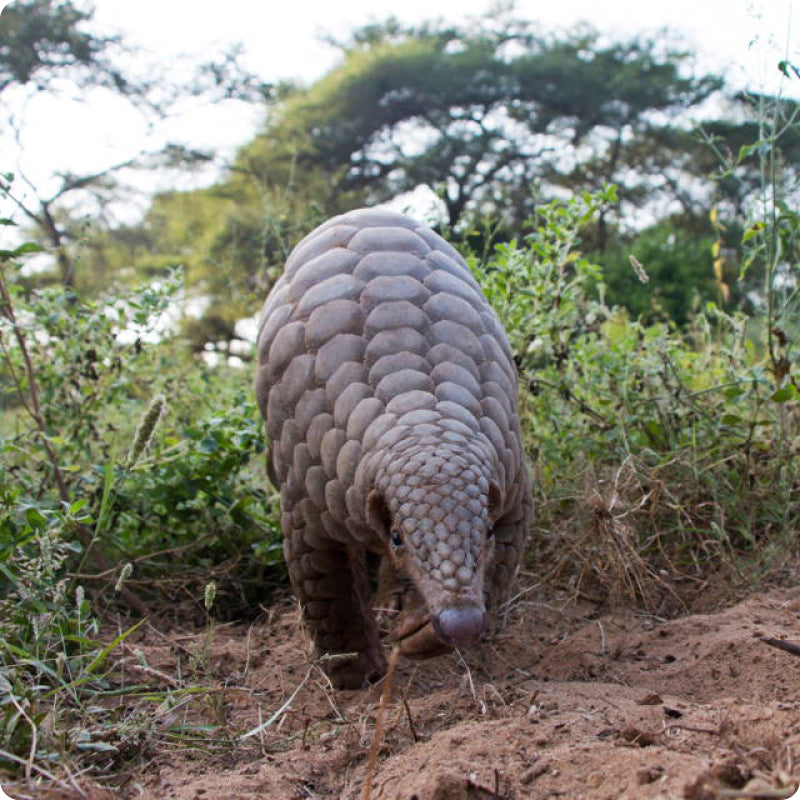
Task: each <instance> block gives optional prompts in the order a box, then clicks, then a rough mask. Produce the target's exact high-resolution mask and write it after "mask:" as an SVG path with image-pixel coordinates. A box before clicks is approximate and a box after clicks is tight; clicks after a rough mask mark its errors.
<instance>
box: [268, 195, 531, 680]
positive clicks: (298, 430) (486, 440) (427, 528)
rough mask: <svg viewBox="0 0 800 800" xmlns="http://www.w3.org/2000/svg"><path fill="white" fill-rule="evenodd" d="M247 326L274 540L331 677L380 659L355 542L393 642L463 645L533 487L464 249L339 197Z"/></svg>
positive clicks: (432, 648)
mask: <svg viewBox="0 0 800 800" xmlns="http://www.w3.org/2000/svg"><path fill="white" fill-rule="evenodd" d="M259 328H260V330H259V337H258V372H257V375H256V383H255V387H256V396H257V399H258V403H259V407H260V409H261V413H262V415H263V416H264V419H265V421H266V431H267V438H268V440H269V456H268V464H267V468H268V472H269V475H270V478H271V480H272V481H273V483H274V484H275V485H276V486H277V487H279V488H280V499H281V528H282V531H283V535H284V554H285V557H286V563H287V566H288V570H289V576H290V579H291V583H292V587H293V589H294V591H295V593H296V595H297V597H298V598H299V600H300V603H301V607H302V612H303V617H304V620H305V622H306V625H307V627H308V629H309V631H310V633H311V636H312V637H313V639H314V643H315V647H316V652H317V655H318V656H327V658H325V659H323V663H324V664H325V668H326V670H327V671H328V674H329V676H330V677H331V680H332V681H333V683H334V685H335V686H337V687H341V688H357V687H359V686H361V685H363V684H364V682H365V681H370V680H374V679H375V678H377V677H379V676H380V675H381V674H382V672H383V670H384V667H385V662H384V659H383V656H382V653H381V647H380V641H379V634H378V627H377V624H376V621H375V616H374V614H373V612H372V610H371V607H370V602H371V600H370V588H369V580H368V571H367V568H366V561H367V557H366V554H367V552H368V551H371V552H373V553H376V554H378V555H379V556H380V557H381V577H380V581H379V585H380V586H383V587H384V588H385V587H389V588H388V590H386V589H385V590H384V592H383V594H382V597H383V602H384V603H386V602H388V600H387V597H389V596H390V595H391V598H392V600H393V602H394V603H395V605H396V606H398V610H399V611H400V615H399V617H398V620H397V621H396V624H395V626H394V629H393V632H392V637H393V638H394V639H395V640H397V641H398V642H399V644H400V648H401V652H403V653H404V654H406V655H408V656H410V657H426V656H428V655H435V654H437V653H439V652H442V651H444V650H447V649H450V648H451V647H452V646H463V645H469V644H472V643H474V642H475V641H476V640H477V639H478V638H479V637H480V635H481V633H482V632H483V631H484V629H485V627H486V618H487V614H486V608H487V605H488V607H489V608H490V610H491V609H493V608H496V607H497V606H498V605H499V604H500V603H502V602H503V600H504V599H505V598H506V597H507V595H508V592H509V591H510V587H511V583H512V580H513V578H514V576H515V574H516V571H517V569H518V566H519V562H520V558H521V555H522V549H523V543H524V539H525V536H526V534H527V531H528V528H529V526H530V522H531V493H530V479H529V473H528V469H527V466H526V463H525V457H524V453H523V449H522V442H521V437H520V423H519V415H518V407H517V375H516V370H515V367H514V361H513V358H512V354H511V349H510V347H509V344H508V340H507V338H506V335H505V332H504V331H503V328H502V325H501V324H500V322H499V321H498V319H497V317H496V316H495V314H494V312H493V311H492V309H491V308H490V306H489V304H488V303H487V302H486V300H485V298H484V296H483V294H482V293H481V290H480V287H479V286H478V284H477V282H476V281H475V280H474V278H473V277H472V275H471V274H470V271H469V268H468V267H467V265H466V263H465V262H464V260H463V259H462V258H461V256H460V255H459V254H458V253H457V252H456V251H455V250H454V249H453V248H452V247H451V246H450V245H449V244H448V243H447V242H445V241H444V240H443V239H442V238H441V237H439V236H438V235H437V234H436V233H434V232H433V231H431V230H430V229H429V228H427V227H425V226H423V225H420V224H418V223H416V222H414V221H413V220H412V219H409V218H408V217H406V216H404V215H402V214H398V213H395V212H392V211H388V210H386V209H360V210H356V211H351V212H349V213H347V214H343V215H341V216H338V217H334V218H333V219H330V220H328V221H327V222H325V223H324V224H323V225H321V226H320V227H318V228H317V229H316V230H314V231H312V232H311V233H310V234H309V235H308V236H307V237H306V238H305V239H303V240H302V241H301V242H300V244H298V245H297V247H295V249H294V250H293V251H292V253H291V255H290V256H289V259H288V260H287V262H286V268H285V271H284V274H283V275H282V277H281V278H280V279H279V280H278V282H277V283H276V284H275V286H274V288H273V289H272V291H271V292H270V294H269V296H268V297H267V300H266V302H265V304H264V307H263V310H262V313H261V319H260V326H259ZM392 593H393V594H392ZM341 654H350V655H344V656H342V657H339V658H337V657H336V656H337V655H340V656H341Z"/></svg>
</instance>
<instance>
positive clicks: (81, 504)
mask: <svg viewBox="0 0 800 800" xmlns="http://www.w3.org/2000/svg"><path fill="white" fill-rule="evenodd" d="M88 502H89V499H88V498H86V497H82V498H81V499H80V500H76V501H75V502H74V503H73V504H72V505H71V506H70V507H69V513H70V514H77V513H78V512H79V511H80V510H81V509H82V508H83V507H84V506H85V505H86V504H87V503H88Z"/></svg>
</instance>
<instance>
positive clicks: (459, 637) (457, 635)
mask: <svg viewBox="0 0 800 800" xmlns="http://www.w3.org/2000/svg"><path fill="white" fill-rule="evenodd" d="M431 620H432V622H433V630H434V631H435V632H436V635H437V636H438V637H439V638H440V639H441V640H442V641H443V642H444V643H445V644H449V645H453V646H455V647H468V646H469V645H473V644H477V642H478V640H479V639H480V638H481V633H483V629H484V628H485V627H486V612H485V611H484V609H483V608H481V607H480V606H463V607H456V608H446V609H444V611H440V612H439V613H438V614H432V615H431Z"/></svg>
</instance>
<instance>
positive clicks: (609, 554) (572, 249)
mask: <svg viewBox="0 0 800 800" xmlns="http://www.w3.org/2000/svg"><path fill="white" fill-rule="evenodd" d="M613 202H614V193H613V189H607V190H606V191H604V192H603V193H600V194H597V195H590V194H583V195H580V196H576V197H574V198H572V199H571V200H570V201H568V202H564V203H561V202H554V203H550V204H549V205H546V206H543V207H541V208H540V209H539V212H538V213H539V218H538V219H537V220H536V221H535V222H536V224H535V226H534V231H533V233H531V234H530V235H529V236H527V237H526V239H525V241H524V242H523V243H518V242H511V243H510V244H507V245H501V246H499V247H498V248H497V252H496V255H495V257H494V258H492V259H491V260H490V261H489V262H488V263H486V264H485V265H483V266H479V265H478V264H477V263H473V265H472V266H473V269H474V271H475V274H476V276H477V278H478V279H479V280H480V282H481V284H482V286H483V289H484V291H485V293H486V295H487V297H488V298H489V300H490V302H491V303H492V304H493V306H494V307H495V309H496V310H497V311H498V314H499V315H500V318H501V319H502V320H503V322H504V324H505V326H506V330H507V331H508V335H509V339H510V342H511V346H512V349H513V352H514V355H515V360H516V362H517V366H518V368H519V371H520V375H521V382H522V385H523V392H522V406H521V408H522V412H521V413H522V422H523V430H524V432H525V435H526V439H527V441H528V443H529V445H530V448H531V451H532V452H534V453H536V454H537V459H536V464H535V472H536V476H537V478H538V480H537V493H538V495H539V496H538V506H539V509H540V522H539V528H540V529H541V534H540V536H539V537H536V538H535V541H534V546H535V547H538V548H539V550H540V552H541V551H544V550H547V549H548V548H549V550H550V552H548V557H547V560H548V561H550V562H551V563H552V562H553V559H555V563H556V565H557V566H556V571H558V570H559V569H561V568H564V569H568V570H573V577H575V574H574V570H575V567H576V566H577V568H578V572H577V578H578V579H579V580H580V581H585V580H587V579H589V578H592V579H594V580H599V582H600V584H601V585H602V586H603V588H604V589H605V590H606V591H607V592H608V593H610V594H612V595H613V596H615V597H617V598H622V597H625V598H627V599H628V600H633V599H637V600H639V601H642V600H644V601H645V602H655V601H654V597H655V596H656V594H658V593H659V592H660V591H662V590H664V588H665V584H664V582H663V581H662V580H661V577H662V576H664V575H676V574H685V573H687V572H689V573H691V574H695V575H697V574H700V573H701V572H703V571H705V570H707V568H708V566H709V559H715V560H716V561H715V563H718V564H719V563H721V562H720V559H722V558H729V557H730V556H731V555H732V554H737V556H741V555H742V554H746V553H755V552H759V553H764V552H765V551H771V550H772V549H776V550H778V551H780V552H783V553H785V552H786V551H787V548H789V547H790V546H793V544H794V536H793V531H796V529H797V525H798V523H800V507H799V506H798V501H797V493H798V486H800V459H798V457H797V453H796V452H795V451H796V449H797V445H798V444H800V442H798V441H797V440H796V438H795V437H797V435H798V432H799V426H798V416H799V415H800V393H798V392H797V388H796V383H795V379H796V371H795V370H796V367H795V366H794V365H791V366H787V367H786V371H785V372H784V374H783V375H780V374H778V372H776V371H775V370H774V368H773V362H772V361H771V360H770V359H769V358H766V359H765V357H764V356H765V354H764V348H763V347H762V346H761V345H760V341H761V339H760V338H759V333H758V331H759V330H761V329H763V325H764V324H765V320H761V321H758V322H756V323H753V322H752V321H748V319H747V318H745V317H744V316H743V315H728V314H726V313H724V312H722V311H721V310H720V309H719V308H717V307H716V306H715V305H714V304H713V303H707V304H706V305H705V306H704V307H703V308H702V309H701V310H700V312H699V313H698V314H697V315H696V316H695V317H694V318H693V320H692V322H691V325H690V326H689V327H688V328H687V329H686V330H681V329H678V328H676V327H675V326H674V325H672V324H671V323H669V322H664V323H653V324H649V325H648V324H644V323H643V322H641V321H637V320H632V319H631V318H630V317H629V315H628V313H627V312H626V311H625V310H622V309H620V308H612V307H609V306H608V305H607V304H606V302H605V299H604V284H603V271H602V269H601V267H600V266H599V265H597V264H593V263H591V262H590V261H589V260H588V259H586V258H585V257H583V256H582V255H581V254H580V252H578V251H577V249H576V247H577V243H578V241H579V231H580V229H581V228H582V227H583V226H584V225H585V224H586V223H587V222H588V221H589V220H590V219H591V217H592V215H594V214H596V213H597V212H598V211H599V209H600V208H601V207H602V205H603V204H606V203H613ZM631 272H632V274H633V273H634V272H638V273H640V278H641V279H643V280H646V277H647V276H646V274H644V272H643V268H642V266H641V265H640V264H638V263H637V264H635V265H633V266H632V267H631ZM754 326H755V327H754ZM787 378H790V380H787ZM793 441H794V442H795V443H794V445H791V444H790V443H791V442H793Z"/></svg>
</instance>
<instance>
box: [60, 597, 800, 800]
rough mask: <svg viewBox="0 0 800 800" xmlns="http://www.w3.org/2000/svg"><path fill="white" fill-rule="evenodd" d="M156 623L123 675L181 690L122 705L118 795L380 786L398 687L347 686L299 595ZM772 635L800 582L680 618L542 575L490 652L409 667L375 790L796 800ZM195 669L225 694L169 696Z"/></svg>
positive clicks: (173, 797)
mask: <svg viewBox="0 0 800 800" xmlns="http://www.w3.org/2000/svg"><path fill="white" fill-rule="evenodd" d="M523 586H524V584H523ZM706 605H707V606H708V605H710V604H709V603H706ZM712 605H713V604H712ZM139 634H141V635H139ZM137 636H138V641H137V642H135V643H134V644H132V645H130V650H131V652H132V655H131V656H130V658H128V659H126V662H127V664H128V665H129V666H128V667H126V669H125V670H124V671H123V673H121V674H120V675H119V680H120V682H126V681H127V682H129V683H130V682H135V683H143V682H144V683H149V684H151V685H152V686H153V687H154V688H155V687H158V688H159V690H161V692H162V694H160V695H157V696H155V697H153V698H150V699H148V698H147V697H146V696H143V697H140V698H139V699H138V700H137V701H136V702H135V703H134V702H133V701H132V699H131V698H130V697H129V696H128V697H124V698H120V699H119V700H118V701H117V702H118V704H119V705H118V709H117V711H118V713H119V714H124V715H128V716H129V717H130V720H131V731H134V732H135V733H132V735H131V740H130V741H129V742H128V743H127V745H126V746H127V747H128V748H129V753H128V754H127V755H129V756H132V757H133V756H141V757H143V759H144V760H142V759H141V758H138V759H137V761H138V766H136V767H135V768H134V769H129V770H128V772H127V773H126V774H125V780H124V782H123V784H122V785H120V786H118V787H117V788H116V789H115V790H114V791H113V792H111V793H110V794H108V795H106V793H105V792H100V793H98V794H96V797H97V798H98V800H99V798H101V797H106V796H108V797H122V798H143V799H145V800H150V799H151V798H152V800H211V798H226V800H251V799H252V800H255V798H259V800H263V799H264V798H266V799H267V800H295V799H297V800H301V798H312V799H313V798H342V799H343V800H351V799H352V800H356V799H358V800H361V798H364V797H366V794H365V781H366V777H365V776H366V769H367V763H368V756H369V750H370V745H371V743H372V741H373V738H374V731H375V720H376V713H377V709H378V704H379V698H380V694H381V688H382V687H381V686H375V687H372V688H370V689H368V690H364V691H356V692H338V691H333V690H332V689H331V688H330V686H329V685H328V684H327V682H326V680H325V677H324V675H323V673H322V672H321V670H320V669H319V668H318V667H316V666H314V665H312V664H311V663H310V662H309V659H308V649H307V646H306V640H305V638H304V635H303V632H302V630H301V628H300V625H299V621H298V613H297V609H296V607H295V605H294V604H293V601H291V600H290V599H287V600H286V601H285V602H284V603H282V604H280V605H278V606H276V607H274V608H273V609H272V610H271V612H270V613H269V614H268V615H266V616H265V617H264V618H263V619H262V620H261V621H259V622H257V623H255V624H253V625H251V626H248V627H240V626H235V625H221V626H217V627H216V628H215V629H214V631H213V635H212V636H211V637H210V639H209V638H208V637H207V634H206V633H204V632H203V631H200V632H197V633H186V632H183V633H181V632H178V631H172V632H169V631H167V632H166V633H165V632H164V630H163V628H162V629H161V630H159V629H158V628H157V627H153V626H151V627H149V628H148V627H146V626H144V627H143V628H141V629H140V631H139V632H137ZM770 637H771V638H774V639H784V640H789V641H791V640H800V589H792V590H781V589H771V590H769V591H765V592H762V593H757V594H752V595H750V596H748V597H747V598H746V599H744V600H741V601H739V602H737V603H736V604H733V605H730V604H729V605H728V607H725V608H721V609H716V610H714V609H712V610H707V613H691V614H686V615H684V616H681V617H679V618H675V619H671V620H667V619H662V618H659V617H657V616H653V615H647V614H643V613H636V612H632V611H631V612H613V613H609V612H607V611H603V610H602V608H601V607H598V606H596V605H594V604H592V603H589V602H586V601H576V600H575V599H574V598H569V597H567V596H561V595H559V594H557V593H554V592H553V591H552V590H550V591H544V590H541V589H538V588H536V587H534V586H529V587H528V589H527V590H524V591H523V593H522V596H521V597H520V598H519V599H518V601H517V602H516V604H515V605H514V607H513V611H512V613H511V618H510V620H509V624H508V627H507V628H506V629H505V630H504V631H503V632H502V633H500V634H499V635H498V636H497V637H496V638H495V640H494V641H492V642H491V643H490V644H487V645H484V646H483V647H482V649H481V651H480V652H476V653H470V654H466V655H465V657H464V658H462V657H460V656H458V655H457V654H456V655H451V656H443V657H440V658H439V659H435V660H431V661H426V662H416V663H414V662H409V661H403V660H401V661H400V663H399V664H398V668H397V671H396V672H395V674H394V679H393V686H392V693H391V697H390V699H389V701H388V704H387V706H386V713H385V718H384V724H383V730H382V737H381V739H380V750H379V754H378V757H377V761H376V764H375V770H374V774H373V776H372V779H371V781H369V783H370V789H371V795H370V797H371V798H372V800H489V799H494V800H499V799H500V798H503V800H510V798H557V797H560V798H569V799H570V800H579V799H581V798H586V799H587V800H588V799H589V798H591V800H605V799H606V798H608V799H610V798H642V800H646V799H647V798H690V800H716V799H717V798H728V797H765V798H781V797H783V798H787V797H790V796H792V794H793V792H794V789H795V788H796V787H797V780H798V779H800V763H799V761H800V680H799V678H800V675H799V674H798V670H799V669H800V659H798V658H797V656H796V655H793V654H791V653H789V652H786V651H784V650H781V649H777V648H775V647H772V646H769V645H768V644H767V643H766V642H765V641H764V639H765V638H770ZM135 648H138V649H139V650H140V653H138V654H135V657H134V655H133V650H134V649H135ZM145 661H146V665H147V666H146V667H142V666H141V664H143V663H144V662H145ZM137 664H138V665H139V666H136V665H137ZM192 671H193V675H192V677H191V680H189V679H188V676H189V675H190V673H192ZM200 674H202V675H203V676H204V680H202V681H200V680H198V675H200ZM182 682H184V683H185V684H186V685H201V686H205V687H206V688H207V691H201V692H200V693H199V694H197V693H195V694H182V693H181V692H180V691H175V692H171V693H170V697H171V700H170V702H165V701H164V699H163V697H164V694H163V690H165V689H168V688H172V689H176V688H177V687H179V686H180V685H182ZM143 718H146V720H147V721H146V722H143V721H142V720H143ZM137 720H138V727H137V724H136V721H137ZM259 725H260V726H261V730H260V731H259V732H257V733H254V734H253V735H251V736H248V737H247V738H244V739H242V738H240V737H241V736H242V735H243V734H245V733H247V732H248V731H251V730H253V729H255V728H257V727H258V726H259ZM123 755H124V753H123ZM57 796H58V797H60V795H51V796H50V797H52V798H56V797H57ZM92 796H94V795H92Z"/></svg>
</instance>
